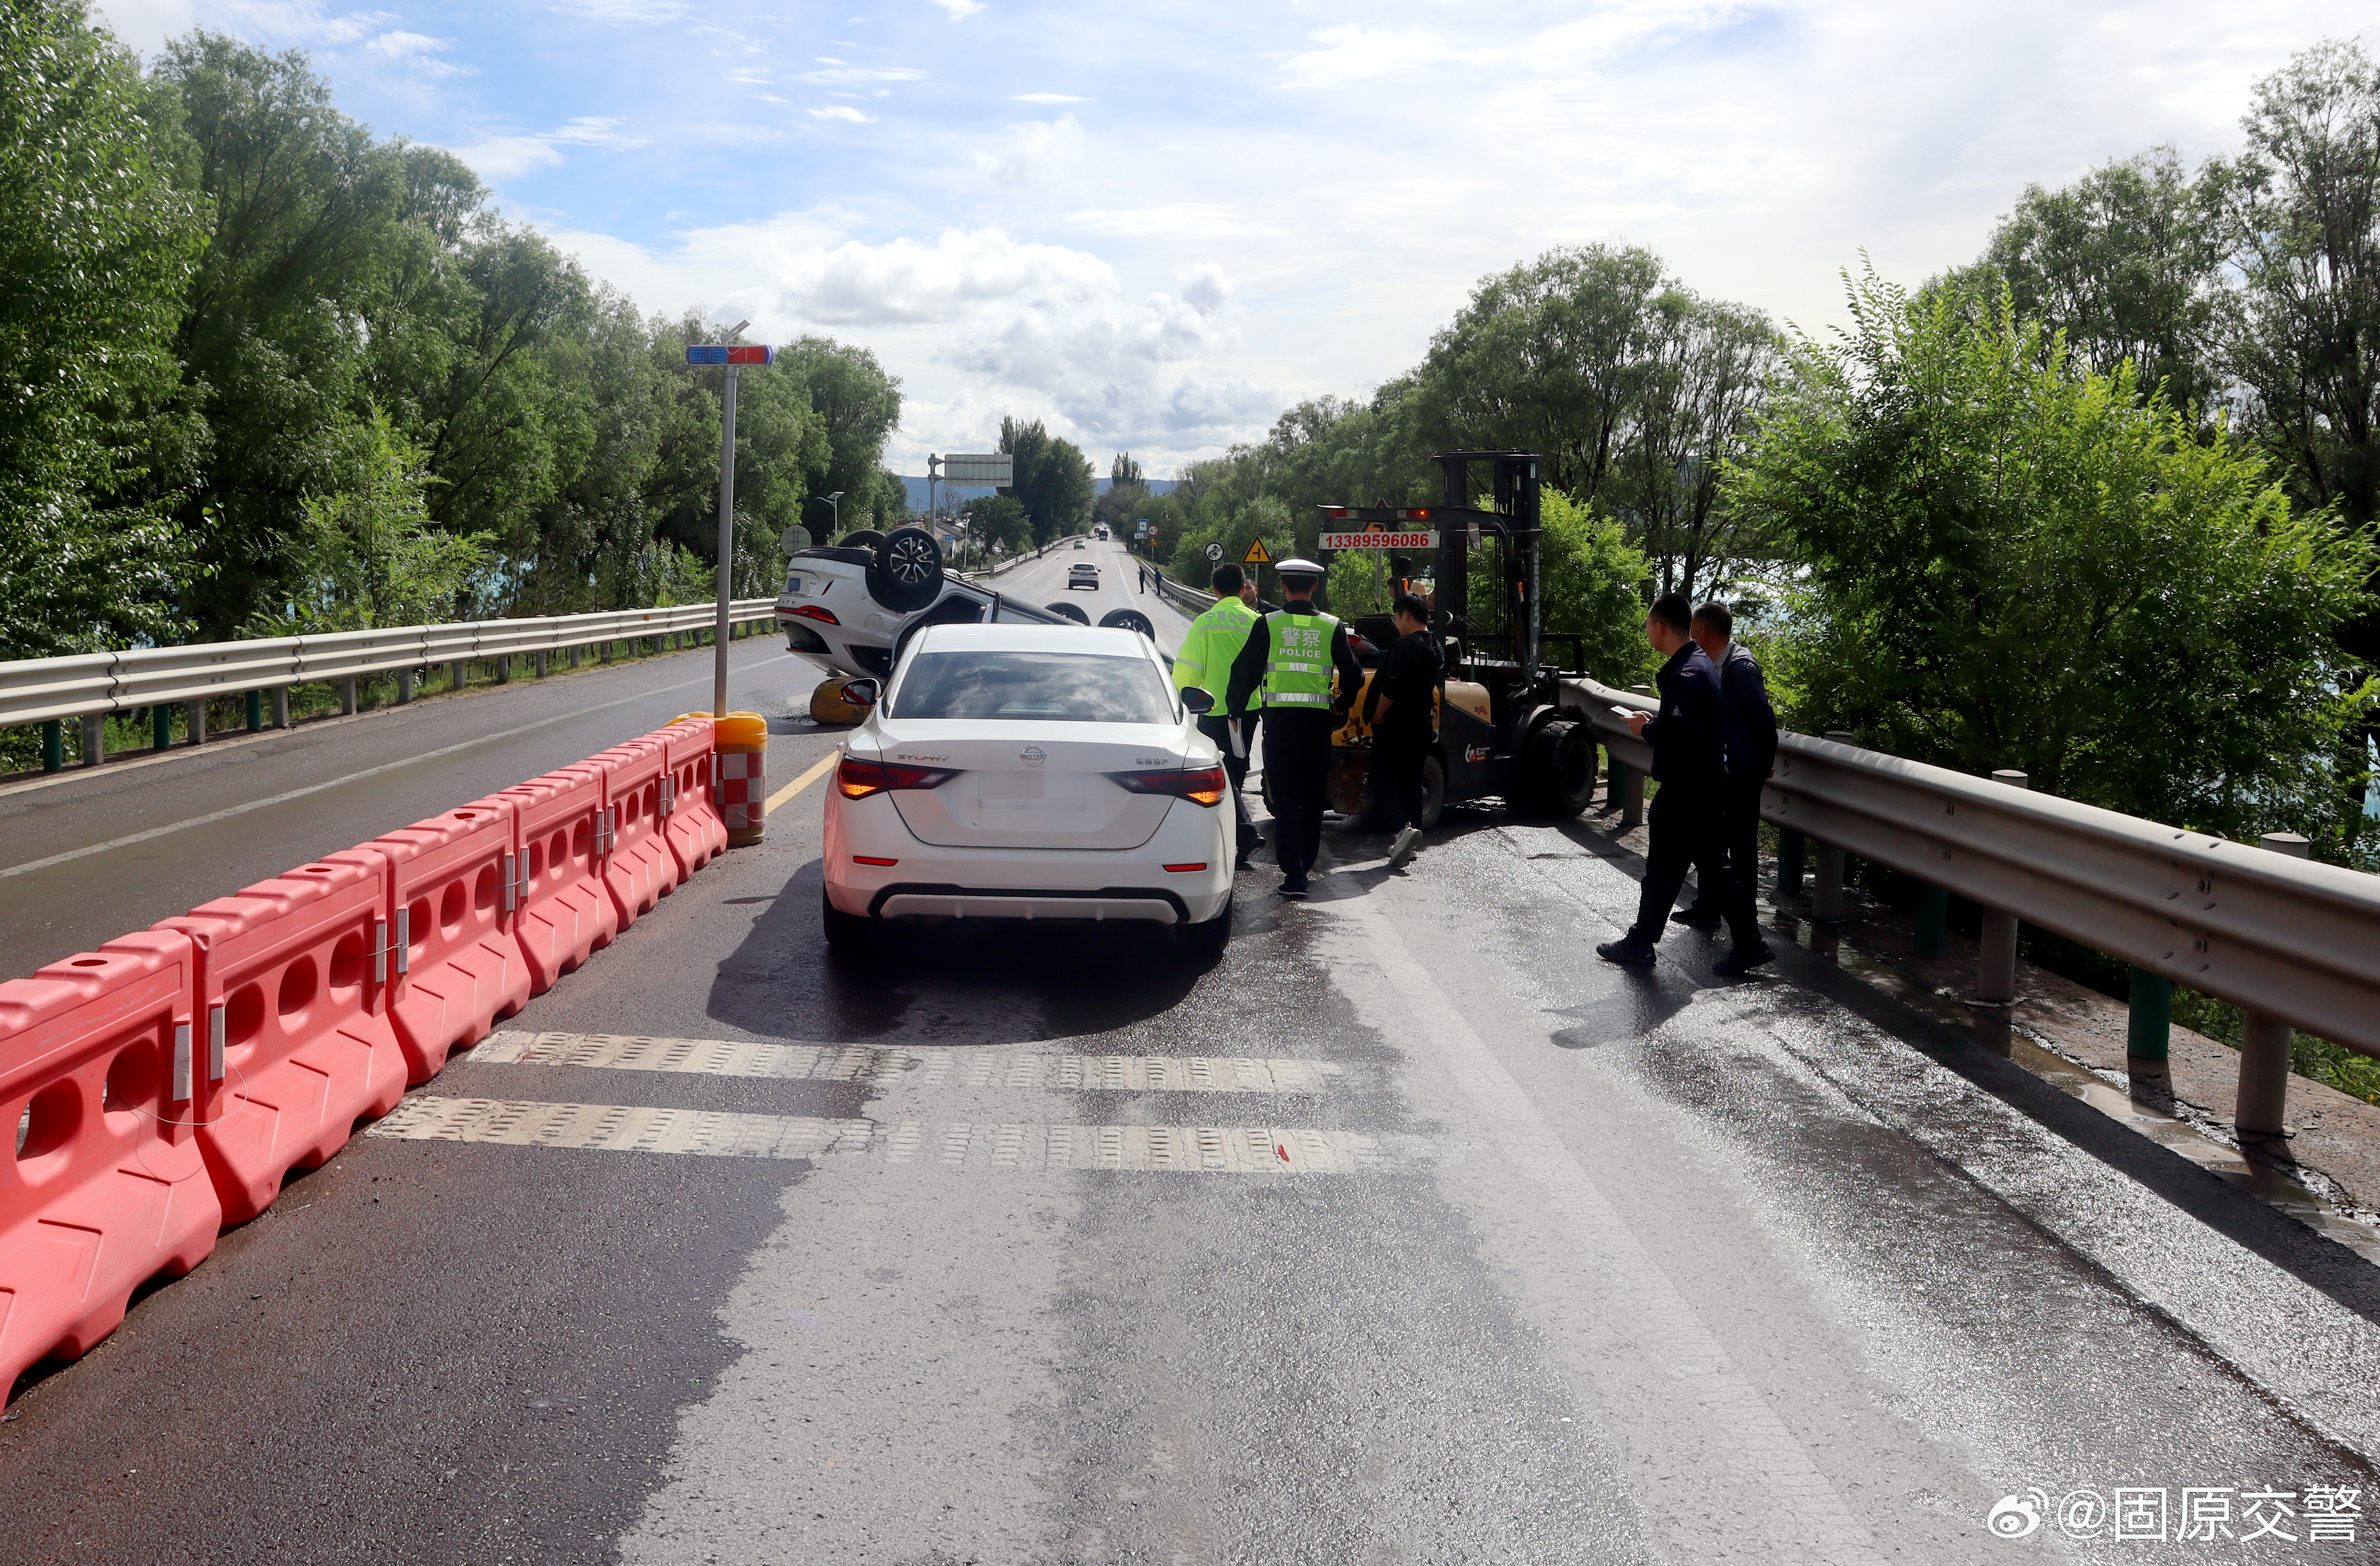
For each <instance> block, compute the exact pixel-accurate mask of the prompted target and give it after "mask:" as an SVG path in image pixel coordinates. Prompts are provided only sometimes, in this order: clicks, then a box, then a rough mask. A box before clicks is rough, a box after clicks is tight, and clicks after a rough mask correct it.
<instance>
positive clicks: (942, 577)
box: [777, 527, 1156, 679]
mask: <svg viewBox="0 0 2380 1566" xmlns="http://www.w3.org/2000/svg"><path fill="white" fill-rule="evenodd" d="M1086 622H1087V616H1085V615H1084V613H1083V612H1082V610H1080V609H1078V608H1075V606H1072V605H1069V604H1051V605H1048V606H1041V605H1035V604H1026V603H1023V602H1020V601H1018V600H1016V599H1014V598H1010V597H1007V596H1005V595H1003V594H1002V593H1000V592H999V591H998V590H997V589H995V588H993V587H991V586H989V585H987V584H982V583H977V582H971V581H962V580H960V579H959V578H957V577H954V576H952V575H950V574H948V573H947V572H945V571H944V570H943V569H942V548H941V544H939V543H937V542H936V541H935V539H934V535H933V534H932V533H930V532H927V531H926V530H925V529H923V528H914V527H899V528H894V529H893V530H892V532H889V533H880V532H876V531H874V530H873V529H862V530H861V531H859V532H848V533H845V534H844V536H843V537H842V538H841V539H839V540H837V541H836V542H835V543H833V544H820V545H816V546H814V547H811V548H808V549H799V550H795V552H794V553H793V555H792V556H791V557H789V560H788V565H787V569H786V571H785V590H784V592H783V593H780V594H779V595H778V598H777V623H778V624H780V625H782V626H783V627H784V629H785V646H786V647H787V648H788V649H789V650H790V651H793V652H795V653H800V654H802V655H805V656H807V657H811V658H815V659H817V660H818V661H820V663H823V664H825V665H827V666H828V667H831V668H833V669H835V670H838V671H840V672H841V673H843V674H846V675H854V674H856V675H868V676H872V677H874V678H877V679H883V678H885V677H887V676H889V675H891V674H892V667H893V665H895V664H896V663H898V662H899V661H900V658H901V655H902V653H903V652H904V651H905V650H906V649H907V647H908V645H909V642H911V640H912V639H914V638H915V637H916V636H917V633H918V632H919V631H921V630H925V629H926V627H928V626H929V625H988V624H1005V625H1015V624H1027V625H1066V624H1075V625H1080V624H1084V623H1086ZM1099 623H1100V624H1101V625H1103V626H1108V627H1111V628H1116V627H1121V628H1123V629H1124V630H1136V631H1139V632H1140V633H1141V634H1142V635H1143V636H1154V635H1155V634H1156V627H1155V626H1153V625H1151V624H1150V623H1149V619H1148V617H1147V616H1146V615H1144V614H1142V613H1141V612H1140V611H1139V610H1137V609H1115V610H1111V611H1110V612H1109V613H1108V614H1107V615H1106V616H1105V617H1104V618H1101V619H1100V621H1099Z"/></svg>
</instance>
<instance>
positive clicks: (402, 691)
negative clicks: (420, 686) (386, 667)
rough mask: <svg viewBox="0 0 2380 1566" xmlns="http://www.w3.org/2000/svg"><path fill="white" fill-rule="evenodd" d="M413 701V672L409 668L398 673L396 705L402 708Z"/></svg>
mask: <svg viewBox="0 0 2380 1566" xmlns="http://www.w3.org/2000/svg"><path fill="white" fill-rule="evenodd" d="M411 700H413V671H412V670H411V669H409V668H401V669H399V670H397V671H396V704H397V705H398V706H400V707H401V706H403V705H405V703H407V702H410V701H411Z"/></svg>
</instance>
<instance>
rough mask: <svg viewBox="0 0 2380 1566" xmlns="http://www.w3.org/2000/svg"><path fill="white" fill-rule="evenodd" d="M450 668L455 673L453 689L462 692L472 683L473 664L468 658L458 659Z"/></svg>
mask: <svg viewBox="0 0 2380 1566" xmlns="http://www.w3.org/2000/svg"><path fill="white" fill-rule="evenodd" d="M448 667H450V668H451V669H452V670H453V671H454V682H453V688H454V689H455V690H457V691H460V690H461V689H463V687H464V686H465V685H467V684H468V683H470V679H471V662H470V660H469V659H468V658H457V659H455V661H454V663H453V664H451V665H449V666H448Z"/></svg>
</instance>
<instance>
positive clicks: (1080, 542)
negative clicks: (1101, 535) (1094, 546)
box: [1075, 538, 1090, 549]
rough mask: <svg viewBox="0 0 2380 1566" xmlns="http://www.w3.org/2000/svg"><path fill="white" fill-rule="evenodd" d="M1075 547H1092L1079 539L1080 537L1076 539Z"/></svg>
mask: <svg viewBox="0 0 2380 1566" xmlns="http://www.w3.org/2000/svg"><path fill="white" fill-rule="evenodd" d="M1089 547H1090V545H1088V544H1085V543H1084V542H1083V541H1082V540H1081V539H1079V538H1078V539H1076V540H1075V548H1077V549H1087V548H1089Z"/></svg>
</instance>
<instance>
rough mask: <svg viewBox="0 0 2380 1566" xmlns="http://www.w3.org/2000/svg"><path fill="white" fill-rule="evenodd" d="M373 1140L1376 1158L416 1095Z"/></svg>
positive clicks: (1214, 1158)
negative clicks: (886, 1128)
mask: <svg viewBox="0 0 2380 1566" xmlns="http://www.w3.org/2000/svg"><path fill="white" fill-rule="evenodd" d="M368 1134H370V1135H372V1136H379V1137H388V1138H393V1139H395V1140H398V1141H407V1142H480V1143H494V1144H500V1145H504V1146H509V1147H565V1148H576V1149H589V1148H593V1149H601V1150H605V1151H611V1152H624V1153H680V1154H693V1155H696V1156H708V1157H717V1158H821V1157H830V1156H844V1155H854V1154H866V1153H874V1152H878V1151H880V1150H881V1151H882V1152H883V1154H884V1156H885V1157H886V1160H887V1161H888V1162H891V1163H915V1162H919V1161H920V1160H919V1159H918V1157H917V1155H918V1153H919V1151H920V1149H921V1148H922V1147H924V1146H925V1144H927V1142H928V1140H929V1138H930V1139H931V1141H932V1144H933V1146H934V1149H935V1155H936V1156H935V1159H934V1161H935V1162H937V1163H939V1164H941V1166H942V1167H943V1168H952V1169H963V1168H997V1169H1134V1170H1151V1171H1172V1172H1178V1173H1186V1174H1340V1173H1346V1172H1350V1171H1353V1170H1356V1169H1363V1168H1372V1167H1374V1166H1376V1165H1378V1164H1379V1163H1382V1162H1384V1161H1385V1160H1386V1158H1387V1155H1386V1154H1385V1153H1384V1151H1383V1150H1382V1149H1381V1147H1380V1146H1379V1144H1378V1143H1377V1142H1376V1141H1375V1140H1374V1139H1373V1138H1371V1137H1368V1136H1363V1135H1359V1134H1356V1133H1354V1132H1339V1131H1322V1130H1318V1129H1316V1128H1314V1127H1310V1126H1074V1125H1042V1124H1031V1123H1019V1122H1004V1123H984V1124H958V1125H948V1126H939V1127H934V1126H925V1125H920V1124H919V1123H917V1121H914V1120H905V1121H903V1122H901V1123H900V1124H899V1125H897V1126H895V1127H893V1128H892V1129H891V1131H890V1132H885V1131H884V1128H881V1127H879V1126H878V1125H876V1124H875V1123H874V1122H873V1121H869V1120H857V1119H851V1120H831V1119H816V1118H810V1117H805V1116H798V1115H735V1114H726V1113H722V1112H720V1111H717V1110H709V1109H651V1108H642V1107H635V1106H631V1105H626V1104H547V1103H537V1102H528V1101H522V1100H514V1099H502V1098H449V1097H444V1096H441V1095H419V1096H416V1097H413V1098H408V1099H407V1100H406V1101H405V1102H404V1103H402V1104H400V1105H398V1106H397V1107H396V1109H395V1112H394V1113H392V1114H390V1115H389V1116H388V1117H387V1118H385V1119H382V1120H380V1121H378V1122H377V1123H375V1124H374V1125H373V1126H372V1127H371V1129H370V1132H369V1133H368Z"/></svg>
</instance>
